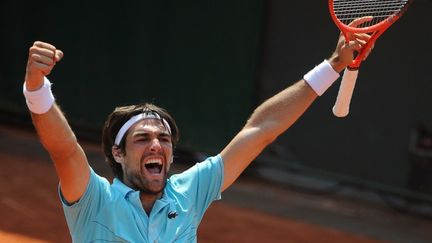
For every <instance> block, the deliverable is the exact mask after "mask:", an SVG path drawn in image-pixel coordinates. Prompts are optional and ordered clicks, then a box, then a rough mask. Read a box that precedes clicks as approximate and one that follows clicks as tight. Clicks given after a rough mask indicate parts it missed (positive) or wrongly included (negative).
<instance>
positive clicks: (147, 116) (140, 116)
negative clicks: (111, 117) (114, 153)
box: [114, 111, 171, 146]
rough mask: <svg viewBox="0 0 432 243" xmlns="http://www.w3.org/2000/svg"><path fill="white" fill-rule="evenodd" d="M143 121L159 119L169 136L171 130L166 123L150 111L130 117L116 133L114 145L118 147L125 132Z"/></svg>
mask: <svg viewBox="0 0 432 243" xmlns="http://www.w3.org/2000/svg"><path fill="white" fill-rule="evenodd" d="M144 119H159V120H161V121H162V122H163V124H164V126H165V127H166V128H167V130H168V132H169V134H170V135H171V128H170V126H169V124H168V122H167V121H166V120H165V119H164V118H161V117H160V116H159V114H158V113H156V112H152V111H150V112H145V113H140V114H138V115H135V116H133V117H131V118H130V119H129V120H128V121H127V122H126V123H125V124H123V126H122V127H121V128H120V130H119V132H118V133H117V136H116V138H115V140H114V144H115V145H117V146H118V145H120V142H121V140H122V139H123V136H124V135H125V133H126V132H127V130H129V128H130V127H131V126H133V125H134V124H135V123H137V122H139V121H141V120H144Z"/></svg>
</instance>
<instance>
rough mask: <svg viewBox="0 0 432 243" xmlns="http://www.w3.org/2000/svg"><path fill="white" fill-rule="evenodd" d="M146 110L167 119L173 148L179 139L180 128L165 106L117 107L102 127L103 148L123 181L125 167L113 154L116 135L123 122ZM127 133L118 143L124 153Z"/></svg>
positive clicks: (114, 170) (115, 171) (116, 175)
mask: <svg viewBox="0 0 432 243" xmlns="http://www.w3.org/2000/svg"><path fill="white" fill-rule="evenodd" d="M146 112H155V113H157V114H159V116H160V117H161V119H165V120H166V121H167V122H168V125H169V126H170V129H171V141H172V147H173V149H174V148H175V146H176V145H177V142H178V140H179V130H178V127H177V124H176V123H175V121H174V119H173V118H172V116H171V115H170V114H169V113H168V112H167V111H166V110H165V109H163V108H161V107H158V106H156V105H154V104H150V103H144V104H138V105H129V106H121V107H117V108H115V109H114V111H113V112H112V113H111V114H110V115H109V116H108V118H107V120H106V121H105V124H104V126H103V128H102V149H103V152H104V154H105V160H106V161H107V162H108V163H109V165H110V167H111V169H112V171H113V173H114V176H115V177H117V178H118V179H120V180H121V181H123V169H122V167H121V165H120V164H119V163H118V162H116V161H115V159H114V156H113V155H112V146H113V145H114V140H115V137H116V135H117V133H118V131H119V130H120V128H121V127H122V126H123V124H125V123H126V122H127V121H128V120H129V119H130V118H131V117H133V116H135V115H138V114H140V113H146ZM162 124H163V123H162ZM127 134H128V132H126V134H125V135H124V136H123V138H122V140H121V141H120V144H119V145H118V146H119V149H120V151H121V152H122V153H123V154H126V150H125V148H126V139H125V138H126V137H127Z"/></svg>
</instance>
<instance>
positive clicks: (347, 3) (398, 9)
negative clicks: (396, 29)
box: [329, 0, 413, 117]
mask: <svg viewBox="0 0 432 243" xmlns="http://www.w3.org/2000/svg"><path fill="white" fill-rule="evenodd" d="M412 2H413V0H329V10H330V15H331V17H332V19H333V21H334V22H335V24H336V25H337V27H338V28H339V29H340V31H341V32H342V34H343V35H344V37H345V40H346V42H349V40H350V34H352V33H368V34H370V39H369V40H368V41H367V43H366V44H365V45H364V47H363V48H362V49H361V50H360V51H359V52H358V53H357V55H356V57H355V58H354V60H353V61H352V63H351V64H350V65H349V66H348V67H347V68H346V69H345V71H344V74H343V77H342V81H341V84H340V87H339V93H338V96H337V99H336V103H335V105H334V106H333V114H334V115H335V116H337V117H345V116H346V115H348V113H349V105H350V102H351V96H352V93H353V91H354V86H355V82H356V80H357V74H358V69H359V67H360V64H361V62H362V61H363V59H364V58H365V56H366V55H367V53H368V51H369V50H370V48H371V46H373V44H374V43H375V41H376V40H377V39H378V37H380V36H381V35H382V33H384V31H385V30H387V28H388V27H390V26H391V25H392V24H393V23H394V22H395V21H396V20H398V19H399V17H400V16H402V14H404V13H405V11H406V10H407V9H408V7H409V5H410V4H411V3H412ZM364 17H369V18H370V17H372V18H371V20H370V21H367V22H364V23H362V24H360V25H358V26H357V25H350V23H353V22H354V21H356V20H358V19H361V18H364Z"/></svg>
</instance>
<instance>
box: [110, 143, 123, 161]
mask: <svg viewBox="0 0 432 243" xmlns="http://www.w3.org/2000/svg"><path fill="white" fill-rule="evenodd" d="M111 153H112V155H113V157H114V160H115V161H116V162H117V163H120V164H121V163H123V162H124V156H123V153H122V151H121V149H120V148H119V147H118V146H117V145H113V146H112V147H111Z"/></svg>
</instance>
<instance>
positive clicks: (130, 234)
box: [23, 34, 369, 243]
mask: <svg viewBox="0 0 432 243" xmlns="http://www.w3.org/2000/svg"><path fill="white" fill-rule="evenodd" d="M368 38H369V36H368V35H365V34H362V35H353V37H352V40H351V41H350V42H348V43H345V41H344V39H343V37H340V38H339V41H338V44H337V47H336V50H335V51H334V53H333V54H332V55H331V57H330V58H328V59H327V60H324V61H323V62H322V63H321V64H319V65H318V66H316V67H315V68H313V69H312V70H311V71H309V72H308V73H307V74H306V75H305V76H304V78H303V79H302V80H300V81H298V82H296V83H295V84H293V85H292V86H290V87H287V88H286V89H284V90H282V91H281V92H280V93H278V94H276V95H275V96H273V97H271V98H270V99H268V100H267V101H265V102H264V103H262V104H261V105H260V106H258V107H257V108H256V109H255V111H254V112H253V114H252V115H251V116H250V118H249V119H248V120H247V122H246V124H245V126H244V127H243V129H241V131H240V132H239V133H238V134H237V135H236V136H235V137H234V138H233V139H232V140H231V141H230V142H229V143H228V144H227V145H226V147H225V148H224V149H223V150H222V151H221V152H220V153H219V154H216V155H214V156H213V157H209V158H207V159H206V160H204V161H202V162H199V163H196V164H195V165H194V166H192V167H191V168H189V169H188V170H186V171H185V172H183V173H180V174H176V175H172V176H170V177H169V178H168V172H169V169H170V166H171V163H173V150H174V147H175V146H176V143H177V141H178V138H179V131H178V128H177V125H176V123H175V121H174V119H173V118H172V117H171V116H170V115H169V114H168V112H167V111H166V110H164V109H162V108H160V107H158V106H156V105H153V104H138V105H131V106H124V107H117V108H116V109H115V110H114V111H113V112H112V113H111V114H110V115H109V117H108V118H107V120H106V123H105V125H104V127H103V135H102V137H103V148H104V153H105V156H106V160H107V161H108V163H109V164H110V166H111V168H112V170H113V173H114V175H115V179H114V180H113V182H112V183H110V182H108V180H107V179H105V178H103V177H101V176H99V175H98V174H96V173H95V171H94V170H93V169H92V168H91V167H90V166H89V163H88V159H87V157H86V155H85V153H84V151H83V149H82V148H81V146H80V145H79V144H78V142H77V139H76V137H75V135H74V133H73V131H72V130H71V128H70V126H69V125H68V122H67V120H66V118H65V116H64V115H63V113H62V111H61V109H60V108H59V106H58V105H57V104H56V102H55V98H54V96H53V94H52V91H51V82H50V81H49V80H48V79H47V77H46V76H48V75H49V74H50V72H51V71H52V69H53V68H54V67H55V65H56V63H58V62H59V61H60V60H61V59H62V57H63V52H62V51H61V50H59V49H57V48H56V47H55V46H53V45H51V44H49V43H45V42H41V41H36V42H35V43H34V44H33V46H32V47H30V49H29V57H28V63H27V69H26V75H25V83H24V91H23V92H24V95H25V98H26V103H27V106H28V108H29V110H30V112H31V116H32V120H33V123H34V126H35V128H36V130H37V133H38V135H39V137H40V140H41V142H42V144H43V146H44V147H45V149H46V150H47V151H48V152H49V154H50V155H51V158H52V160H53V162H54V166H55V169H56V172H57V174H58V176H59V179H60V183H59V194H60V198H61V202H62V204H63V208H64V214H65V217H66V221H67V224H68V227H69V231H70V233H71V237H72V240H73V242H152V243H153V242H163V243H166V242H196V239H197V228H198V225H199V223H200V221H201V220H202V218H203V215H204V213H205V211H206V209H207V208H208V207H209V205H210V204H211V203H212V201H214V200H218V199H220V198H221V192H223V191H224V190H225V189H227V188H228V187H229V186H230V185H231V184H232V183H233V182H234V181H235V180H236V179H237V178H238V177H239V176H240V174H241V173H242V172H243V171H244V170H245V168H246V167H247V166H248V165H249V164H250V163H251V162H252V161H253V160H254V159H255V158H256V157H257V156H258V154H259V153H260V152H261V151H262V150H263V149H264V148H265V147H266V146H267V145H268V144H270V143H271V142H272V141H274V140H275V139H276V138H277V137H278V136H279V135H280V134H281V133H283V132H284V131H285V130H287V129H288V128H289V127H290V126H291V125H292V124H293V123H294V122H295V121H296V120H297V119H298V118H299V117H300V116H301V115H302V114H303V113H304V112H305V110H306V109H307V108H308V107H309V106H310V105H311V104H312V102H313V101H314V100H315V99H316V98H317V97H318V96H320V95H322V94H323V93H324V92H325V91H326V89H327V88H328V87H330V86H331V84H332V83H333V82H334V81H335V80H336V79H337V78H338V77H339V72H340V71H342V70H343V69H344V68H345V67H346V66H347V65H348V64H350V63H351V61H352V60H353V54H354V52H355V51H358V50H360V49H361V48H362V46H363V45H364V43H365V41H366V40H367V39H368Z"/></svg>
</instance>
